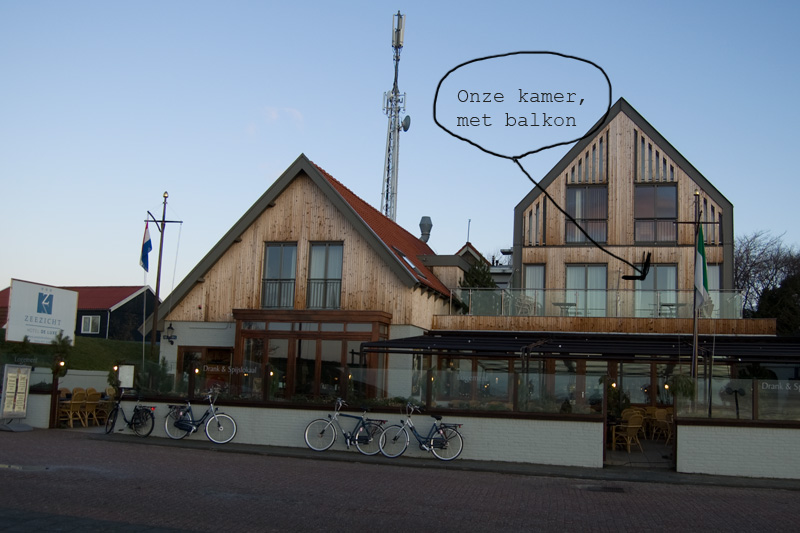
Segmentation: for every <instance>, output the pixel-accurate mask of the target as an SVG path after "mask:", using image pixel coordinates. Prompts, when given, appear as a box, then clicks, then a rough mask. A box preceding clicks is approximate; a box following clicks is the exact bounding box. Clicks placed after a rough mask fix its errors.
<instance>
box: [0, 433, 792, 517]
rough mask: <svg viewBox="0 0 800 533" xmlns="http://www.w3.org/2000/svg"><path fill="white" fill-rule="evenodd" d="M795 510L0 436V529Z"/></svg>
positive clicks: (168, 446)
mask: <svg viewBox="0 0 800 533" xmlns="http://www.w3.org/2000/svg"><path fill="white" fill-rule="evenodd" d="M798 504H800V483H798V482H792V481H789V482H784V481H763V480H748V479H741V478H715V477H709V476H686V475H680V474H676V473H674V472H664V471H661V472H645V471H634V470H631V469H569V468H556V467H550V468H547V467H535V466H532V467H522V466H519V465H507V464H505V465H504V464H497V463H494V464H493V463H480V462H474V461H473V462H467V461H461V460H456V461H455V462H453V463H442V462H439V461H436V460H435V459H433V458H429V459H410V458H402V457H401V458H399V459H395V460H388V459H385V458H382V457H363V456H361V455H359V454H358V452H356V451H352V452H345V451H342V452H323V453H322V454H315V453H314V452H311V451H307V450H296V449H292V450H286V449H270V448H266V447H259V446H242V445H236V443H235V442H234V443H231V444H228V445H223V446H216V445H212V444H210V443H206V442H201V441H187V442H184V441H180V442H173V441H169V440H165V439H159V438H153V437H150V438H148V439H139V438H137V437H127V436H122V435H110V436H106V435H101V434H98V433H96V432H87V431H68V430H33V431H29V432H19V433H10V432H0V531H26V532H28V531H81V532H82V533H85V532H86V531H87V530H88V531H131V532H134V531H135V532H142V531H150V532H154V531H164V532H168V531H235V532H248V531H256V532H262V531H264V532H266V531H281V532H292V531H347V532H352V531H376V530H377V531H384V530H385V531H390V530H396V531H408V530H422V531H431V530H435V531H437V532H439V531H444V532H448V531H459V532H463V531H470V532H472V531H499V530H503V531H615V532H616V531H637V532H641V531H646V530H657V531H681V532H685V531H696V530H712V531H717V530H724V531H726V532H728V531H748V532H751V531H775V530H780V531H782V532H784V531H798V530H800V505H798ZM89 528H91V529H89Z"/></svg>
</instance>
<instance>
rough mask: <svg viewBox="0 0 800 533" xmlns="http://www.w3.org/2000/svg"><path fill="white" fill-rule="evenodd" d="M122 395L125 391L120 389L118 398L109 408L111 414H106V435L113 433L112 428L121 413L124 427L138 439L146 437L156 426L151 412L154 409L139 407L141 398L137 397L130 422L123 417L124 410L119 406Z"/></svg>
mask: <svg viewBox="0 0 800 533" xmlns="http://www.w3.org/2000/svg"><path fill="white" fill-rule="evenodd" d="M124 395H125V389H120V391H119V397H118V398H117V401H116V402H115V403H114V407H112V408H111V412H110V413H108V418H106V434H108V433H111V432H112V431H114V426H116V424H117V417H118V416H119V414H120V413H122V419H123V420H125V425H126V426H128V427H129V428H130V429H132V430H133V432H134V433H136V434H137V435H139V436H140V437H147V436H148V435H150V433H152V432H153V428H154V427H155V425H156V423H155V415H154V414H153V411H155V410H156V408H155V407H153V406H147V405H141V404H140V403H139V402H140V401H141V397H137V399H136V406H135V407H134V408H133V414H132V415H131V418H130V420H128V417H127V415H125V410H124V409H123V408H122V405H121V402H122V397H123V396H124ZM123 429H124V428H123ZM120 431H122V429H120Z"/></svg>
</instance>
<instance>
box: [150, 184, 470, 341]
mask: <svg viewBox="0 0 800 533" xmlns="http://www.w3.org/2000/svg"><path fill="white" fill-rule="evenodd" d="M279 242H295V243H297V274H296V284H295V293H294V294H295V296H294V309H295V310H304V309H306V296H307V294H306V289H307V286H308V284H307V280H308V269H309V262H308V257H309V248H310V244H311V243H313V242H341V243H343V246H344V256H343V265H342V290H341V309H342V310H343V311H381V312H386V313H389V314H390V315H391V316H392V323H396V324H411V325H415V326H417V327H420V328H428V327H429V326H430V324H431V322H432V320H433V316H434V315H436V314H442V313H446V312H447V305H448V303H449V301H448V299H447V298H446V297H445V295H442V294H436V293H434V292H431V291H428V290H425V289H424V288H421V287H409V286H408V285H407V284H406V283H404V282H403V281H402V280H400V279H398V277H397V276H396V275H395V273H394V271H393V270H391V269H390V267H389V266H388V265H387V264H386V263H385V261H384V260H383V259H382V258H380V257H379V256H378V255H377V254H376V252H375V250H374V249H373V247H372V246H371V245H370V243H368V242H366V240H365V239H364V238H363V237H362V236H361V235H360V234H359V232H358V231H356V230H355V228H354V227H353V225H352V222H351V221H350V220H348V218H347V217H346V216H345V215H344V214H343V213H342V212H341V211H339V209H338V208H337V207H336V206H335V205H333V203H332V202H331V201H330V200H329V199H328V197H327V196H326V195H325V194H324V193H323V192H322V191H321V190H320V189H319V187H318V186H317V185H315V184H314V183H313V181H312V180H311V179H310V178H309V177H308V176H307V175H304V174H300V175H298V176H297V177H295V178H294V179H293V180H292V181H291V183H290V184H289V185H288V186H287V187H286V188H285V189H284V190H283V192H282V193H281V194H280V196H279V197H278V198H277V199H276V200H274V201H273V202H271V205H270V206H269V207H268V208H267V209H266V210H264V211H263V213H262V214H261V215H260V216H258V217H257V218H256V220H255V221H254V222H253V223H252V224H250V225H249V226H248V227H247V228H246V229H244V231H243V232H242V233H241V235H239V236H238V237H237V238H236V239H235V240H234V242H233V244H232V245H231V246H230V247H229V248H228V250H226V251H225V253H224V254H222V255H221V256H220V257H219V259H218V260H217V261H215V262H214V263H213V265H211V266H210V268H209V269H208V271H207V272H205V273H204V274H203V276H202V277H201V278H200V279H198V282H197V283H195V285H194V286H193V287H192V288H191V289H190V290H189V291H188V293H187V294H186V295H185V296H184V297H183V299H182V300H181V301H180V302H178V303H177V304H176V305H175V307H174V308H173V309H172V310H171V311H170V313H169V314H168V315H167V316H166V317H165V320H166V321H202V322H230V321H231V310H232V309H260V308H261V283H262V275H263V261H264V253H265V243H279ZM445 268H446V267H442V269H445ZM445 272H446V270H445ZM447 277H448V278H455V273H452V272H451V273H450V274H449V275H448V276H447Z"/></svg>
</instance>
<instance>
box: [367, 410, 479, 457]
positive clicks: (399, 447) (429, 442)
mask: <svg viewBox="0 0 800 533" xmlns="http://www.w3.org/2000/svg"><path fill="white" fill-rule="evenodd" d="M414 411H416V412H418V413H419V412H421V410H420V408H419V406H418V405H414V404H412V403H408V404H406V419H405V420H404V421H403V422H402V423H401V424H395V425H393V426H389V427H387V428H386V429H384V430H383V433H381V437H380V439H378V445H379V447H380V450H381V453H382V454H383V455H385V456H386V457H399V456H401V455H403V453H404V452H405V451H406V449H407V448H408V430H407V429H406V428H410V429H411V433H412V434H413V435H414V437H415V438H416V439H417V442H419V448H420V450H425V451H428V452H431V453H432V454H433V455H435V456H436V457H437V458H438V459H441V460H442V461H452V460H453V459H455V458H456V457H458V456H459V455H461V450H462V449H463V448H464V438H463V437H462V436H461V433H459V431H458V428H460V427H461V426H462V424H445V423H444V422H442V417H441V416H439V415H431V417H432V418H434V421H433V424H432V425H431V429H430V430H429V431H428V434H427V435H421V434H420V433H419V432H418V431H417V428H416V427H414V422H412V421H411V415H412V414H414Z"/></svg>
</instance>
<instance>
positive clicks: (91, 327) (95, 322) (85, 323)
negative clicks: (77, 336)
mask: <svg viewBox="0 0 800 533" xmlns="http://www.w3.org/2000/svg"><path fill="white" fill-rule="evenodd" d="M81 333H87V334H94V335H96V334H98V333H100V315H87V316H84V317H83V319H82V320H81Z"/></svg>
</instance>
